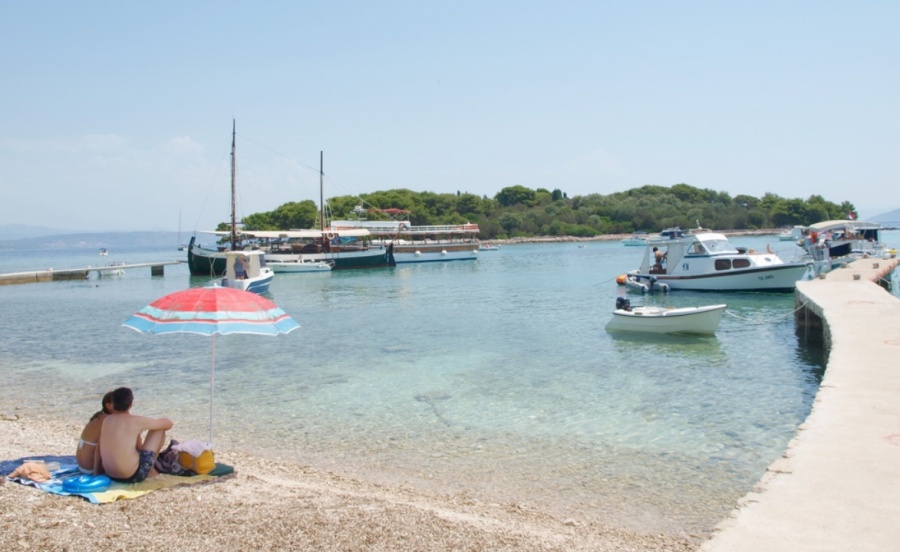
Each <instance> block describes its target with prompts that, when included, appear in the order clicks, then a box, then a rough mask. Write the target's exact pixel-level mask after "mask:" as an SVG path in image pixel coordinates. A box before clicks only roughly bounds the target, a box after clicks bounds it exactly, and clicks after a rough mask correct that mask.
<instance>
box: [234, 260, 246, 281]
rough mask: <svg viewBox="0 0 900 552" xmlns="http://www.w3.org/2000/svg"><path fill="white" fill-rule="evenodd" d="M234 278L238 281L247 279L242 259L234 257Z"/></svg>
mask: <svg viewBox="0 0 900 552" xmlns="http://www.w3.org/2000/svg"><path fill="white" fill-rule="evenodd" d="M234 277H235V278H237V279H238V280H245V279H247V269H246V267H245V266H244V257H235V259H234Z"/></svg>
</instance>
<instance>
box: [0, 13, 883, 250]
mask: <svg viewBox="0 0 900 552" xmlns="http://www.w3.org/2000/svg"><path fill="white" fill-rule="evenodd" d="M0 44H2V47H3V55H2V56H0V79H2V87H0V90H2V92H0V99H2V107H0V112H2V114H3V116H2V119H0V122H2V124H0V223H4V224H11V223H22V224H35V225H44V226H52V227H56V228H66V229H83V230H154V229H165V230H176V229H177V228H178V226H179V220H181V226H182V230H183V231H184V232H185V233H187V232H190V231H192V230H194V229H199V230H204V229H210V228H213V227H214V226H215V225H216V223H218V222H220V221H225V220H227V218H228V214H229V205H230V203H229V202H230V198H229V164H228V155H229V151H230V142H231V121H232V118H235V119H236V120H237V130H238V138H237V143H238V146H237V152H238V154H237V159H238V186H239V196H238V213H239V216H240V215H246V214H250V213H254V212H259V211H268V210H271V209H274V208H275V207H277V206H279V205H281V204H282V203H285V202H288V201H298V200H303V199H313V200H316V201H318V195H319V176H318V166H319V151H324V156H325V174H326V178H325V194H326V196H330V195H347V194H358V193H366V192H373V191H376V190H384V189H390V188H410V189H412V190H415V191H433V192H438V193H441V192H451V193H455V192H457V191H462V192H471V193H475V194H479V195H487V196H493V195H494V194H496V193H497V192H498V191H500V190H501V189H502V188H504V187H506V186H512V185H522V186H527V187H529V188H539V187H542V188H547V189H550V190H552V189H554V188H559V189H561V190H563V191H564V192H566V193H567V194H568V195H569V196H574V195H585V194H590V193H600V194H608V193H612V192H616V191H621V190H626V189H629V188H633V187H637V186H642V185H644V184H656V185H662V186H670V185H672V184H677V183H681V182H683V183H687V184H690V185H692V186H696V187H700V188H710V189H713V190H717V191H727V192H729V193H731V194H732V195H737V194H750V195H754V196H757V197H759V196H762V195H763V194H764V193H766V192H772V193H776V194H779V195H781V196H783V197H790V198H795V197H799V198H807V197H809V196H810V195H812V194H820V195H822V196H824V197H825V198H826V199H827V200H829V201H834V202H836V203H839V202H841V201H845V200H846V201H851V202H853V203H854V204H855V205H856V207H857V208H858V209H859V210H860V211H861V212H862V214H863V216H866V215H869V216H872V215H877V214H879V213H882V212H885V211H889V210H892V209H894V208H897V207H900V191H898V190H900V186H898V181H900V140H898V133H900V2H897V1H896V0H890V1H888V0H885V1H865V0H862V1H859V0H858V1H854V2H847V1H841V2H836V1H804V2H791V1H777V2H774V1H754V2H723V1H719V2H712V1H709V2H696V1H671V2H663V1H646V2H641V1H631V2H626V1H602V0H593V1H578V2H570V1H565V0H557V1H554V2H549V1H547V2H533V1H524V0H523V1H490V0H478V1H455V2H449V1H421V0H417V1H408V2H397V1H385V2H372V1H360V2H347V1H339V0H338V1H327V2H324V1H323V2H303V1H299V0H298V1H293V2H287V1H285V2H230V1H221V0H220V1H216V2H190V1H185V2H171V1H158V2H121V1H86V2H74V1H65V2H63V1H40V0H36V1H33V2H13V1H8V2H3V3H2V4H0ZM384 207H388V206H384Z"/></svg>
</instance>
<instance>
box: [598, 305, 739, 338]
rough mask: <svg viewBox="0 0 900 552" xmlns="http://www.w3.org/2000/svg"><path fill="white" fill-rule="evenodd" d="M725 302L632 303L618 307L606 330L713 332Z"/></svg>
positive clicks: (716, 328) (694, 333) (715, 329)
mask: <svg viewBox="0 0 900 552" xmlns="http://www.w3.org/2000/svg"><path fill="white" fill-rule="evenodd" d="M725 308H726V305H708V306H703V307H687V308H680V309H664V308H659V307H635V308H634V309H632V310H629V311H626V310H622V309H617V310H616V311H614V312H613V317H612V320H610V321H609V323H608V324H607V325H606V330H607V331H609V332H640V333H654V334H692V335H715V333H716V331H717V330H718V329H719V323H720V322H721V321H722V315H723V314H724V313H725Z"/></svg>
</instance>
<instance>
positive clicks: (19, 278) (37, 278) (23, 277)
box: [0, 261, 186, 286]
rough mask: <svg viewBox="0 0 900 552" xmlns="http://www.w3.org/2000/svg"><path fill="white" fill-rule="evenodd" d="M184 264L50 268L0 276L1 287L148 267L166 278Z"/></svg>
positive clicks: (81, 277)
mask: <svg viewBox="0 0 900 552" xmlns="http://www.w3.org/2000/svg"><path fill="white" fill-rule="evenodd" d="M184 262H186V261H155V262H149V263H132V264H110V265H100V266H88V267H85V268H64V269H58V270H54V269H52V268H50V269H47V270H35V271H31V272H12V273H9V274H0V286H2V285H9V284H32V283H35V282H58V281H63V280H87V279H88V278H90V275H91V273H92V272H94V273H96V274H97V276H102V275H103V273H109V272H115V271H119V270H130V269H135V268H147V267H150V274H151V275H153V276H164V275H165V274H164V273H165V267H166V266H170V265H177V264H182V263H184Z"/></svg>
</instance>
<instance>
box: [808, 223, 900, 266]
mask: <svg viewBox="0 0 900 552" xmlns="http://www.w3.org/2000/svg"><path fill="white" fill-rule="evenodd" d="M881 230H883V228H882V226H881V225H880V224H878V223H877V222H867V221H864V220H855V219H848V220H826V221H823V222H818V223H816V224H811V225H810V226H807V227H806V228H805V233H804V235H803V236H802V237H801V238H802V239H801V240H798V245H800V247H802V248H803V250H804V251H806V254H807V256H808V258H809V259H811V260H812V262H813V266H814V267H815V270H816V273H820V272H827V271H829V270H831V269H832V268H836V267H838V266H840V265H841V264H842V263H846V262H851V261H855V260H856V259H861V258H863V257H889V256H890V255H889V254H887V246H886V245H885V244H884V243H882V242H881V240H880V237H879V233H880V232H881Z"/></svg>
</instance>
